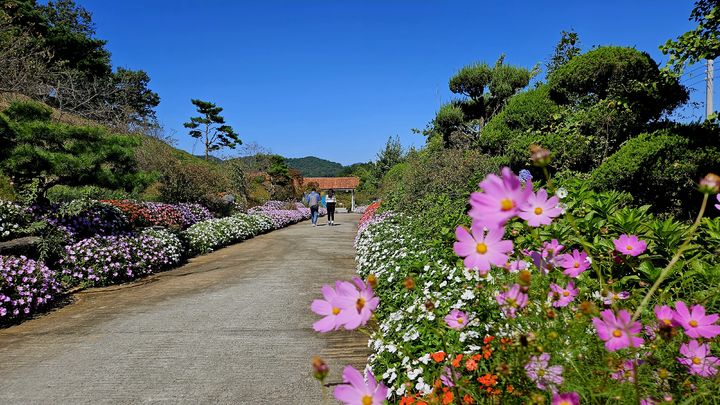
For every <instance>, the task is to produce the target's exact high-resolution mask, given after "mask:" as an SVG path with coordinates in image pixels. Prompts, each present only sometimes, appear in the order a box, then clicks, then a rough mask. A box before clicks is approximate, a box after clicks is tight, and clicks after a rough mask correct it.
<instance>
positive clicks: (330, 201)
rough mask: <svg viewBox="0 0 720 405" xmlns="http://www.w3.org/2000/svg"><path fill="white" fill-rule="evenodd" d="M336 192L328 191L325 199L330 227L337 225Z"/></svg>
mask: <svg viewBox="0 0 720 405" xmlns="http://www.w3.org/2000/svg"><path fill="white" fill-rule="evenodd" d="M336 202H337V200H336V199H335V190H333V189H330V190H328V193H327V197H325V205H326V207H327V217H328V225H330V226H334V225H335V203H336Z"/></svg>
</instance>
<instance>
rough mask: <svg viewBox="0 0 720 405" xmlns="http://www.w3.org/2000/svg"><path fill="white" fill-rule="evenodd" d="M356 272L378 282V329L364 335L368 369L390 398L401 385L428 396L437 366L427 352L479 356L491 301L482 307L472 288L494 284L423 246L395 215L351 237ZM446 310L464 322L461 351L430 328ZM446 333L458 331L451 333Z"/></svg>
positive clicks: (439, 322) (402, 389)
mask: <svg viewBox="0 0 720 405" xmlns="http://www.w3.org/2000/svg"><path fill="white" fill-rule="evenodd" d="M356 246H357V247H356V248H357V256H356V263H357V272H358V274H359V275H360V276H362V277H364V278H367V276H368V275H370V274H372V275H374V276H375V277H376V279H377V288H376V293H377V294H378V296H379V297H380V299H381V301H380V307H379V309H378V311H377V313H376V315H377V316H378V320H379V325H378V330H377V331H376V332H375V333H373V334H372V335H371V337H370V341H369V347H370V348H371V350H372V354H371V355H370V358H369V365H370V366H371V368H372V369H373V372H374V373H375V375H379V376H382V378H383V380H384V381H385V383H386V384H387V385H388V387H390V392H391V395H402V394H403V393H404V392H405V390H406V383H411V384H412V387H413V388H412V391H413V392H420V393H428V392H430V391H431V390H432V383H433V381H435V380H436V379H437V378H439V373H440V371H441V370H440V369H439V367H437V366H435V365H434V364H435V363H434V362H433V361H432V360H431V359H430V354H431V353H434V352H437V351H441V350H442V351H444V350H449V351H452V352H453V353H470V352H477V351H478V350H479V349H480V346H481V345H482V339H483V338H484V337H485V336H486V333H485V332H486V329H485V325H484V324H483V325H481V322H480V319H484V317H485V315H483V314H481V313H480V312H482V311H483V309H486V308H491V307H493V308H494V310H495V312H498V311H497V304H496V303H489V302H481V299H480V298H484V297H485V294H479V293H478V290H477V286H478V285H479V284H482V285H487V287H488V288H494V287H493V285H494V280H493V279H492V277H490V276H488V277H486V278H481V277H480V276H479V275H478V273H477V272H476V271H467V270H465V269H464V268H463V267H462V266H460V265H458V264H457V263H455V262H452V263H450V262H448V257H447V256H445V257H442V256H439V255H437V254H436V253H434V252H432V251H431V250H430V249H428V248H424V245H423V243H421V242H420V241H419V240H418V239H417V238H416V237H414V236H413V235H412V233H411V231H410V230H409V229H408V227H407V225H406V224H405V221H404V219H403V218H402V217H401V216H393V217H389V218H388V219H387V220H385V221H381V222H379V223H374V224H371V225H369V226H368V227H367V228H366V229H364V230H363V232H362V233H361V234H360V235H359V236H358V239H357V244H356ZM451 309H459V310H461V311H464V312H466V313H467V314H468V316H469V318H470V322H469V323H468V325H467V326H466V327H465V329H463V330H462V331H461V332H459V341H460V342H461V344H462V346H461V347H452V348H447V349H446V348H444V347H443V344H442V342H441V339H439V338H438V336H437V333H436V331H437V330H438V329H439V328H440V329H445V330H447V328H446V327H445V324H444V320H443V318H444V317H445V316H446V315H447V314H448V313H449V311H450V310H451ZM452 333H458V332H455V331H453V332H452Z"/></svg>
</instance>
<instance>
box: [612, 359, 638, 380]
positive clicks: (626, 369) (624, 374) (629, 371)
mask: <svg viewBox="0 0 720 405" xmlns="http://www.w3.org/2000/svg"><path fill="white" fill-rule="evenodd" d="M636 361H637V364H638V365H640V364H642V363H643V361H642V360H625V361H624V362H623V363H622V364H620V367H618V369H617V371H616V372H614V373H612V374H611V375H610V378H612V379H613V380H618V381H620V382H627V383H634V382H635V362H636Z"/></svg>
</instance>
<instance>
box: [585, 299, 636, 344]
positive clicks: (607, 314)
mask: <svg viewBox="0 0 720 405" xmlns="http://www.w3.org/2000/svg"><path fill="white" fill-rule="evenodd" d="M592 321H593V325H595V330H596V331H597V334H598V336H599V337H600V339H601V340H602V341H604V342H605V348H606V349H607V350H608V351H611V352H614V351H616V350H620V349H624V348H626V347H640V345H642V344H643V339H642V338H640V337H637V336H635V335H637V334H638V333H640V330H641V329H642V325H641V324H640V322H637V321H636V322H633V321H632V319H631V317H630V313H629V312H627V311H625V310H621V311H620V312H618V314H617V315H616V314H615V313H614V312H613V311H612V310H609V309H606V310H604V311H602V312H600V318H593V319H592Z"/></svg>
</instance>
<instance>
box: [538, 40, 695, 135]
mask: <svg viewBox="0 0 720 405" xmlns="http://www.w3.org/2000/svg"><path fill="white" fill-rule="evenodd" d="M548 86H549V88H550V93H549V94H550V97H551V98H552V99H553V100H554V101H555V102H557V103H559V104H575V105H578V104H588V103H590V104H594V103H596V102H597V101H599V100H604V99H610V100H616V101H619V102H622V103H625V104H627V107H628V108H629V109H631V110H632V111H633V112H634V113H635V114H637V115H638V117H640V119H639V121H642V122H647V121H649V120H652V119H656V118H658V117H659V116H660V115H661V114H662V113H663V112H670V111H672V110H673V109H674V108H675V107H677V106H679V105H681V104H682V103H684V102H685V101H686V100H687V98H688V93H687V90H686V89H685V88H683V87H682V86H680V84H679V83H678V81H677V80H676V79H672V78H667V77H666V76H664V75H662V74H661V73H660V70H659V69H658V65H657V63H656V62H655V61H654V60H653V59H652V58H651V57H650V55H648V54H647V53H646V52H641V51H638V50H637V49H634V48H628V47H618V46H604V47H600V48H596V49H593V50H591V51H589V52H587V53H585V54H583V55H580V56H577V57H575V58H573V59H572V60H570V61H569V62H568V63H566V64H565V65H563V66H562V67H560V68H559V69H557V70H556V71H554V72H553V73H552V74H551V75H550V76H549V77H548Z"/></svg>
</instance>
